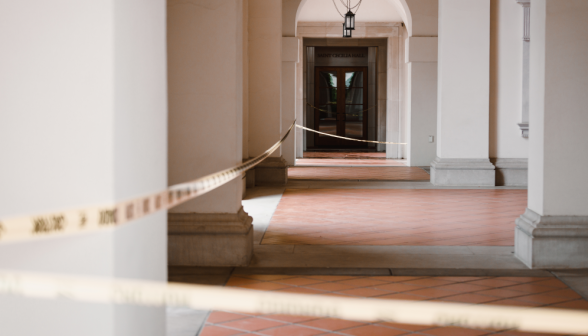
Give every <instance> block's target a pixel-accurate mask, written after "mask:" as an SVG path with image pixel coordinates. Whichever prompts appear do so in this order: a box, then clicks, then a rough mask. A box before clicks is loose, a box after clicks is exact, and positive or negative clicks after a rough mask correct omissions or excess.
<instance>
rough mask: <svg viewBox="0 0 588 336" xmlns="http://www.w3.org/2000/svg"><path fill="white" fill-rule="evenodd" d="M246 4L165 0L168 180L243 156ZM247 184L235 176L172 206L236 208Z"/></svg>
mask: <svg viewBox="0 0 588 336" xmlns="http://www.w3.org/2000/svg"><path fill="white" fill-rule="evenodd" d="M242 11H243V9H242V1H240V0H227V1H223V2H219V1H217V2H211V3H209V4H208V5H198V6H196V5H193V4H191V3H188V2H184V1H181V0H170V1H169V2H168V57H169V79H168V80H169V143H168V146H169V182H170V184H175V183H180V182H185V181H189V180H192V179H195V178H198V177H202V176H205V175H207V174H211V173H215V172H217V171H219V170H222V169H227V168H230V167H233V166H235V165H237V164H239V163H241V162H242V150H243V145H242V141H243V135H242V134H243V124H242V122H243V121H242V120H243V100H242V99H243V30H242V29H243V27H242V22H243V21H242V20H243V13H242ZM203 31H209V32H214V34H205V33H203ZM251 47H252V46H251V45H250V48H251ZM252 89H253V88H251V87H250V90H252ZM251 114H252V112H251V110H250V114H249V115H250V119H249V120H250V123H253V122H254V120H253V119H252V118H251ZM249 150H250V153H251V151H252V148H251V147H250V148H249ZM242 188H243V185H242V181H240V180H239V179H235V180H233V181H231V182H229V183H227V184H226V185H224V186H222V187H220V188H218V189H216V190H213V191H212V192H210V193H208V194H206V195H204V196H202V197H198V198H197V199H194V200H191V201H188V202H186V203H184V204H182V205H179V206H177V207H175V208H173V209H172V210H170V211H171V212H199V213H236V212H237V211H238V210H239V209H240V207H241V197H242Z"/></svg>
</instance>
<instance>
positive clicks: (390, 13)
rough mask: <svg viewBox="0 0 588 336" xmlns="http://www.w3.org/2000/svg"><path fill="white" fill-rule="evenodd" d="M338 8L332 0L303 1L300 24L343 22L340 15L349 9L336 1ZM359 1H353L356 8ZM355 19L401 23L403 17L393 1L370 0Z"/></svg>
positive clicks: (358, 11)
mask: <svg viewBox="0 0 588 336" xmlns="http://www.w3.org/2000/svg"><path fill="white" fill-rule="evenodd" d="M335 3H336V4H337V8H338V9H339V12H337V10H336V9H335V6H334V5H333V1H332V0H307V1H303V3H302V5H301V8H300V10H299V12H298V21H300V22H341V23H343V18H342V17H341V15H340V13H341V14H343V15H345V13H347V8H346V7H345V6H343V4H341V1H340V0H336V2H335ZM355 4H357V1H352V6H355ZM352 11H353V12H356V11H357V16H356V17H355V21H356V22H401V21H402V16H401V15H400V13H399V11H398V9H397V7H396V6H394V4H393V3H392V1H390V0H369V1H367V0H366V1H363V2H362V3H361V6H359V9H357V8H354V9H353V10H352Z"/></svg>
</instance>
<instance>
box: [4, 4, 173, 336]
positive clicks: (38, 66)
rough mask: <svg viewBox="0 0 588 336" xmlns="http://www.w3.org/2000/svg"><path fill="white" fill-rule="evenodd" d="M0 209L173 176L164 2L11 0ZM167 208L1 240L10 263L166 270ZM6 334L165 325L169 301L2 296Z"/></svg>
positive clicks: (133, 189)
mask: <svg viewBox="0 0 588 336" xmlns="http://www.w3.org/2000/svg"><path fill="white" fill-rule="evenodd" d="M0 44H1V45H2V49H0V59H1V60H2V62H0V73H2V76H0V153H2V154H1V155H2V162H4V163H10V164H4V165H3V166H2V171H1V173H0V185H2V188H1V189H0V204H2V207H1V208H0V218H1V217H7V216H12V215H22V214H30V213H43V212H47V211H52V210H58V209H64V208H71V207H78V206H83V205H89V204H95V203H102V202H108V201H115V200H122V199H125V198H128V197H133V196H137V195H141V194H144V193H149V192H155V191H158V190H161V189H163V188H165V187H166V146H165V142H166V107H167V106H166V105H167V104H166V80H165V78H166V76H165V74H166V69H165V4H164V2H163V1H160V0H149V1H139V0H123V1H117V2H116V3H114V2H108V1H103V2H79V1H69V0H64V1H61V2H60V3H55V2H51V3H50V2H47V1H38V0H37V1H34V0H32V1H26V2H24V1H23V2H11V3H3V4H0ZM166 241H167V238H166V220H165V213H163V212H161V213H157V214H154V215H151V216H149V217H147V218H144V219H142V220H138V221H136V222H135V223H132V224H128V225H125V226H123V227H121V228H119V229H117V230H115V231H105V232H100V233H94V234H83V235H77V236H72V237H68V238H53V239H46V240H39V241H30V242H25V243H12V244H3V245H0V267H2V268H12V269H21V270H33V271H50V272H62V273H70V274H81V275H97V276H109V277H110V276H117V277H130V278H139V279H152V280H162V281H164V280H165V279H166ZM0 314H1V315H2V316H3V318H2V323H1V324H0V333H1V334H3V335H36V334H44V335H76V336H77V335H162V334H163V333H164V332H165V320H164V309H163V308H139V307H134V306H114V305H106V304H85V303H74V302H68V301H67V300H33V299H20V298H15V297H6V296H5V297H2V299H1V300H0Z"/></svg>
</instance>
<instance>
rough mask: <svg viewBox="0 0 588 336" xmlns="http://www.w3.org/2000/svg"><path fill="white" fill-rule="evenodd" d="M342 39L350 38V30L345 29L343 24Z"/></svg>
mask: <svg viewBox="0 0 588 336" xmlns="http://www.w3.org/2000/svg"><path fill="white" fill-rule="evenodd" d="M343 37H351V30H349V29H347V28H346V27H345V24H343Z"/></svg>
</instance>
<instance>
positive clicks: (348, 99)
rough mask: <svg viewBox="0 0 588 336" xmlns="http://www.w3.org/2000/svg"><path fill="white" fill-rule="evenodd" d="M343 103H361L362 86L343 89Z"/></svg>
mask: <svg viewBox="0 0 588 336" xmlns="http://www.w3.org/2000/svg"><path fill="white" fill-rule="evenodd" d="M345 104H363V88H351V89H345Z"/></svg>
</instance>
